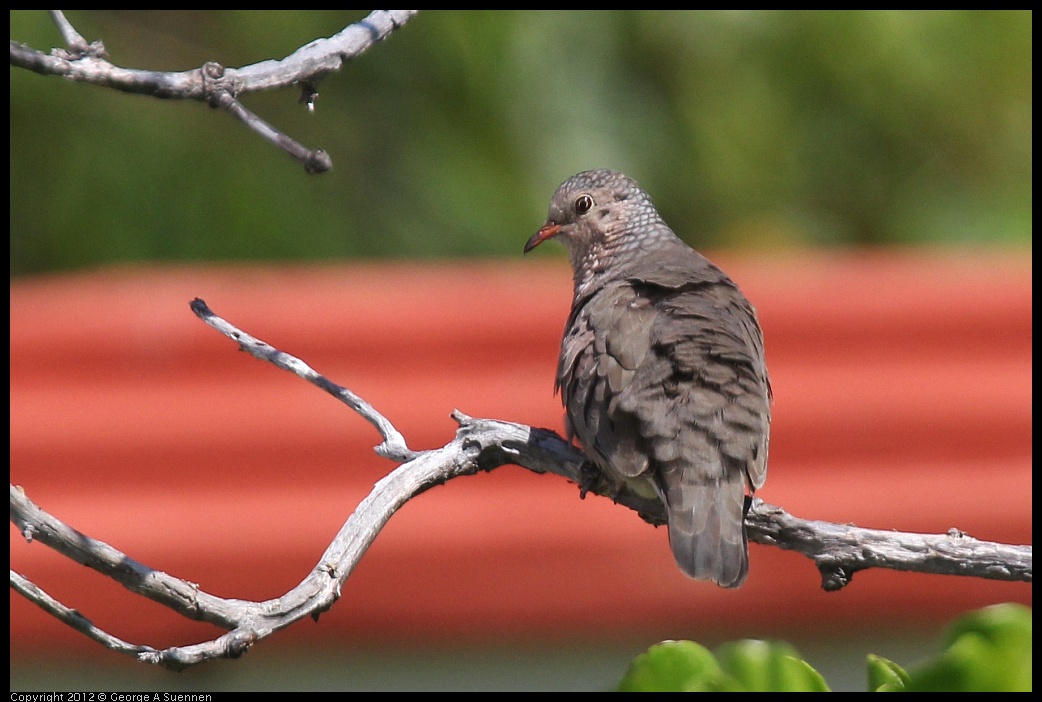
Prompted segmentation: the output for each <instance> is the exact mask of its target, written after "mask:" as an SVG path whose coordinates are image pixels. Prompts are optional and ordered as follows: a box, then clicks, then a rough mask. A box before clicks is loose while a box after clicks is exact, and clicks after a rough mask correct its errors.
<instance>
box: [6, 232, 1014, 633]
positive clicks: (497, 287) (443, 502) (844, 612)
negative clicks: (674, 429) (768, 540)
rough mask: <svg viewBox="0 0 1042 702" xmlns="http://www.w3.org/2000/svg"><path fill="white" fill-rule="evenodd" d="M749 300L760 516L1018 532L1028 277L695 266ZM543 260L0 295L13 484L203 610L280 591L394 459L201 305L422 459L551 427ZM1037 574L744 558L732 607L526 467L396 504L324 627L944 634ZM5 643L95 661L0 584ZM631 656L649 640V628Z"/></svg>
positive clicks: (1008, 260) (79, 279)
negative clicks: (224, 599)
mask: <svg viewBox="0 0 1042 702" xmlns="http://www.w3.org/2000/svg"><path fill="white" fill-rule="evenodd" d="M716 260H717V261H718V263H720V264H721V265H722V266H723V267H724V268H725V270H727V271H728V272H729V273H730V274H731V275H732V277H733V278H734V279H735V280H737V281H738V282H739V284H740V285H741V286H742V288H743V290H744V291H745V292H746V294H747V296H748V297H749V298H750V299H751V300H752V301H753V303H754V305H755V306H756V307H757V309H758V311H759V314H760V318H761V322H762V325H763V328H764V333H765V337H766V347H767V359H768V366H769V369H770V373H771V378H772V382H773V385H774V390H775V405H774V418H775V419H774V424H773V435H772V441H771V463H770V468H769V472H768V480H767V484H766V486H765V488H764V489H763V490H762V491H761V492H760V493H759V494H760V495H761V496H762V497H763V498H764V499H765V500H767V501H769V502H772V503H775V504H778V505H781V506H783V507H785V508H786V509H787V510H789V511H790V512H792V513H794V514H796V515H798V516H801V517H806V518H812V519H822V520H829V521H836V522H851V523H854V524H857V525H859V526H865V527H873V528H880V529H895V530H901V531H922V532H933V533H942V532H945V531H946V530H948V529H949V528H950V527H956V528H959V529H962V530H963V531H965V532H967V533H969V534H970V535H972V536H975V537H978V538H981V539H987V540H995V541H1002V542H1009V543H1030V542H1031V496H1030V495H1031V400H1032V395H1031V375H1032V374H1031V267H1030V262H1029V260H1028V258H1027V256H1025V255H1005V254H996V253H976V252H963V253H960V254H951V253H942V252H938V251H916V252H900V253H899V252H888V253H864V252H845V253H835V254H829V253H813V254H810V253H801V254H778V255H776V256H772V257H771V258H763V259H758V260H749V259H739V258H734V257H730V258H729V257H726V256H723V257H716ZM570 280H571V279H570V272H569V271H568V269H567V266H566V264H564V262H563V261H562V260H561V259H559V258H553V259H551V258H550V257H546V256H544V257H541V258H535V259H534V260H533V259H529V260H525V261H523V262H509V263H507V262H495V263H471V264H415V263H414V264H397V263H396V264H369V265H364V264H358V265H347V266H340V267H320V268H316V267H303V266H301V267H278V268H275V267H272V268H242V267H228V268H197V267H181V268H146V269H137V268H127V269H112V270H107V271H102V272H96V273H87V274H82V275H68V276H59V277H53V278H36V279H29V280H21V281H15V282H12V284H11V480H12V482H13V483H15V484H17V485H21V486H22V487H23V488H24V489H25V491H26V492H27V494H28V495H29V497H30V498H31V499H32V500H34V501H35V502H36V503H37V504H39V505H40V506H41V507H42V508H44V509H46V510H48V511H50V512H51V513H52V514H54V515H56V516H57V517H59V518H62V519H64V520H66V521H67V522H68V523H69V524H70V525H72V526H73V527H75V528H76V529H79V530H80V531H82V532H83V533H85V534H88V535H91V536H93V537H95V538H99V539H103V540H105V541H108V542H109V543H111V544H112V545H113V546H115V547H117V548H119V549H121V550H123V551H124V552H125V553H127V554H128V555H129V556H131V557H132V558H135V559H137V560H139V561H141V562H143V563H145V564H147V565H149V566H151V567H153V568H157V569H160V570H164V571H167V572H169V573H171V574H173V575H175V576H178V577H183V578H186V579H188V580H190V581H194V582H197V583H199V585H200V587H201V588H202V589H203V590H205V591H208V592H210V593H213V594H216V595H221V596H228V597H239V598H250V599H253V598H270V597H276V596H278V595H279V594H281V593H282V592H284V591H285V590H287V589H289V588H291V587H292V586H294V585H296V584H297V583H298V582H299V581H300V580H301V579H302V578H303V577H304V575H305V574H306V572H307V571H308V570H309V569H310V568H311V567H312V566H313V565H314V564H315V562H316V561H317V559H318V557H319V556H320V554H321V553H322V551H323V549H324V548H325V546H326V545H327V543H328V541H329V539H331V538H332V536H333V535H334V534H335V533H336V531H337V530H338V529H339V528H340V526H341V524H342V523H343V521H344V520H345V519H346V518H347V516H348V515H349V514H350V512H351V510H352V509H353V508H354V506H355V505H356V504H357V502H358V501H359V500H360V499H361V498H362V497H364V495H365V494H366V493H367V491H368V490H369V489H370V487H371V486H372V484H373V483H374V482H375V481H376V480H378V479H379V478H380V477H381V476H383V475H384V474H385V473H386V472H387V471H388V470H390V469H391V468H392V467H393V464H391V463H390V462H389V461H386V460H384V459H381V458H379V457H377V456H376V455H375V454H374V453H373V452H372V447H373V446H374V445H375V444H376V443H378V437H377V435H376V433H375V431H374V430H373V429H372V428H371V427H370V426H369V425H368V424H367V423H366V422H364V421H363V420H362V419H361V418H359V417H358V416H357V415H355V414H353V413H352V412H350V411H349V410H347V409H346V408H345V407H343V406H342V405H340V404H339V403H337V402H336V401H334V400H332V399H331V398H329V397H328V396H326V395H325V394H324V393H322V392H320V391H318V390H317V389H315V388H313V387H312V386H310V385H308V384H306V383H304V382H303V381H301V380H299V379H297V378H295V377H293V376H291V375H290V374H288V373H285V372H283V371H280V370H278V369H276V368H274V367H273V366H270V365H268V364H264V363H261V362H258V361H256V360H254V359H252V358H251V357H249V356H247V355H246V354H243V353H239V352H237V351H236V347H235V345H234V344H232V343H231V342H230V341H228V340H227V339H225V338H224V337H222V336H219V335H218V334H217V333H216V332H214V331H212V330H210V329H209V328H208V327H206V326H205V325H203V324H202V323H201V322H199V321H198V320H197V319H196V318H195V317H194V315H192V313H191V312H190V311H189V309H188V302H189V301H190V300H191V299H192V298H193V297H196V296H199V297H202V298H204V299H205V300H206V301H207V303H209V304H210V306H211V307H212V308H213V309H214V311H215V312H216V313H217V314H219V315H221V316H224V317H225V318H227V319H228V320H229V321H231V322H233V323H234V324H236V325H238V326H240V327H241V328H243V329H244V330H246V331H248V332H250V333H252V334H254V335H255V336H258V337H260V338H262V339H264V340H266V341H268V342H269V343H271V344H273V345H275V346H277V347H279V348H281V349H283V350H285V351H287V352H290V353H293V354H295V355H297V356H299V357H300V358H302V359H303V360H305V361H306V362H308V363H309V364H310V365H311V366H312V367H314V368H316V369H317V370H319V371H320V372H323V373H325V374H326V375H327V376H328V377H330V378H331V379H332V380H333V381H335V382H338V383H340V384H343V385H346V386H348V387H350V388H351V389H352V390H354V391H355V392H356V393H358V394H360V395H362V396H363V397H365V398H366V399H368V400H369V401H370V402H372V403H373V404H374V405H375V406H376V407H377V408H378V409H379V410H380V411H381V412H383V413H384V414H385V415H386V416H387V417H388V418H390V419H391V420H392V421H393V422H395V424H396V425H397V427H398V428H399V429H400V430H401V431H402V432H403V433H404V434H405V436H406V438H407V439H408V440H409V443H410V446H412V447H413V448H419V449H422V448H433V447H437V446H441V445H443V444H444V443H445V442H446V441H448V440H449V439H450V438H451V436H452V435H453V431H454V428H455V425H454V424H453V422H452V421H451V419H450V418H449V413H450V411H451V410H452V409H453V408H459V409H460V410H462V411H464V412H466V413H467V414H470V415H473V416H488V417H497V418H501V419H507V420H511V421H516V422H522V423H527V424H533V425H539V426H547V427H551V428H555V429H558V430H560V428H561V409H560V403H559V400H558V399H557V398H555V397H554V396H553V394H552V388H553V375H554V369H555V363H556V358H557V345H558V343H559V338H560V332H561V329H562V326H563V323H564V318H565V315H566V314H567V310H568V305H569V302H570V284H571V283H570ZM11 566H12V568H13V569H14V570H16V571H18V572H20V573H23V574H25V575H26V576H28V577H29V578H30V579H32V580H33V581H35V582H36V583H37V584H38V585H40V586H41V587H43V588H44V589H45V590H47V591H48V592H50V593H51V594H52V595H54V596H55V597H57V598H58V599H60V600H62V601H63V602H65V603H66V604H68V605H70V606H73V607H76V608H77V609H79V610H81V611H82V613H83V614H85V615H86V616H88V617H89V618H91V619H93V620H94V621H95V622H96V623H97V624H99V625H100V626H102V627H105V628H109V629H110V630H111V631H112V632H113V633H115V634H116V635H118V636H121V637H124V638H127V639H130V640H132V641H135V642H141V643H148V644H151V645H154V646H167V645H176V644H180V643H190V642H194V641H197V640H200V639H201V638H204V637H209V636H212V635H213V634H214V633H216V631H215V630H214V629H213V628H212V627H209V626H208V625H203V624H199V623H196V622H188V621H184V620H182V619H181V618H180V617H177V616H174V615H171V614H169V613H167V612H166V611H165V610H163V609H162V608H160V607H159V606H157V605H155V604H153V603H151V602H147V601H144V600H142V599H141V598H139V597H136V596H133V595H131V594H130V593H128V592H126V591H124V590H123V589H122V588H120V587H119V586H117V585H113V584H111V583H109V582H108V581H107V580H105V579H104V578H101V577H100V576H98V575H97V574H95V573H93V572H92V571H89V570H88V569H86V568H83V567H81V566H78V565H75V564H71V563H69V562H67V561H64V560H63V559H62V558H60V557H58V556H56V555H55V554H54V553H53V552H51V551H50V550H49V549H47V548H46V547H44V546H42V545H40V544H26V543H25V541H24V540H23V539H22V538H21V536H20V535H19V534H18V533H17V530H16V529H14V528H13V527H12V529H11ZM1000 601H1020V602H1025V603H1029V604H1030V602H1031V585H1030V584H1023V583H1000V582H990V581H983V580H976V579H970V578H955V577H941V576H928V575H914V574H905V573H893V572H885V571H868V572H862V573H859V574H858V575H857V576H856V577H855V578H854V581H853V584H852V585H851V586H849V587H848V588H846V589H845V590H843V591H841V592H838V593H823V592H822V591H821V590H820V589H819V578H818V575H817V572H816V570H815V569H814V567H813V565H812V564H811V563H810V562H809V561H807V560H805V559H803V558H802V557H801V556H798V555H796V554H794V553H791V552H784V551H780V550H777V549H773V548H768V547H764V546H760V545H755V544H754V545H752V546H751V575H750V578H749V580H748V582H747V584H746V585H745V586H743V587H742V588H741V589H739V590H737V591H725V590H722V589H719V588H716V587H713V586H711V585H706V584H703V583H696V582H694V581H690V580H688V579H686V578H685V577H684V576H683V575H681V574H680V573H679V571H677V569H676V567H675V566H674V564H673V560H672V557H671V555H670V552H669V548H668V545H667V536H666V532H665V531H664V530H662V529H654V528H652V527H650V526H648V525H646V524H644V523H643V522H642V521H641V520H640V519H638V518H637V517H636V515H634V514H633V513H631V512H629V511H628V510H625V509H623V508H620V507H616V506H614V505H612V504H611V503H610V502H609V501H608V500H605V499H601V498H596V497H590V498H588V499H586V500H584V501H580V500H579V499H578V490H577V488H576V487H575V486H574V485H571V484H568V483H566V482H565V481H563V480H561V479H560V478H556V477H551V476H536V475H532V474H529V473H528V472H526V471H524V470H523V469H520V468H517V467H510V466H507V467H503V468H500V469H498V470H497V471H495V472H493V473H491V474H487V475H478V476H473V477H469V478H466V479H459V480H455V481H452V482H450V483H448V484H446V485H445V486H442V487H439V488H437V489H435V490H431V491H429V492H427V493H425V494H423V495H421V496H420V497H419V498H417V499H416V500H414V501H412V502H410V503H409V504H408V505H407V506H406V507H405V508H404V510H402V512H400V513H399V514H398V515H396V516H395V517H394V518H393V519H392V520H391V522H390V525H389V526H388V527H387V528H386V529H385V531H384V532H383V533H382V534H381V535H380V536H379V537H378V538H377V540H376V543H375V545H374V546H373V548H372V549H371V551H370V552H369V553H368V554H367V555H366V556H365V558H364V559H363V560H362V562H361V564H360V566H359V568H358V569H357V571H356V572H355V573H354V574H353V575H352V577H351V578H350V579H349V580H348V582H347V584H346V586H345V588H344V592H343V598H342V599H341V600H340V601H339V602H338V603H337V604H336V605H335V606H334V608H333V609H332V610H331V611H329V612H327V613H326V614H324V615H323V617H322V619H321V621H320V624H319V625H318V626H304V625H303V624H298V625H296V626H294V627H291V628H290V629H289V630H287V631H285V632H282V633H281V634H279V635H277V636H283V637H289V638H290V639H292V638H293V637H299V638H307V639H309V640H315V639H322V638H330V639H338V640H343V639H344V638H351V639H352V640H367V639H371V640H389V641H437V640H441V639H444V640H455V639H458V638H460V637H470V638H478V639H481V638H500V637H526V638H539V639H543V638H562V637H563V638H568V639H581V638H582V637H589V636H597V637H603V636H612V635H630V634H635V635H639V636H647V637H649V639H651V638H654V639H656V640H657V638H666V637H672V638H682V637H691V638H697V637H698V636H699V635H700V634H701V635H704V634H705V633H706V632H714V631H715V632H724V634H725V635H726V633H727V632H737V634H736V635H738V636H744V635H749V633H750V632H771V633H775V634H777V635H784V633H785V632H786V631H790V630H796V629H799V630H801V631H803V632H806V631H808V630H813V629H814V628H816V627H817V628H820V629H822V630H826V631H827V630H829V629H830V628H835V627H856V626H863V625H872V626H876V625H879V626H884V627H885V626H898V625H903V626H911V627H914V626H916V625H917V624H918V623H927V622H938V621H941V620H945V619H947V618H949V617H951V616H952V615H954V614H956V613H958V612H962V611H965V610H966V609H969V608H973V607H977V606H982V605H985V604H990V603H993V602H1000ZM10 636H11V646H12V650H20V651H22V652H26V651H32V650H33V649H34V648H37V647H44V646H47V647H50V646H55V645H57V646H68V647H74V648H77V649H87V648H92V649H93V648H97V647H96V645H95V644H93V643H91V642H89V641H88V640H87V639H86V638H84V637H82V636H81V635H79V634H76V633H75V632H73V631H71V630H70V629H68V628H66V627H64V626H63V625H61V624H58V623H57V622H55V621H54V620H53V619H51V618H50V617H49V616H47V615H46V614H44V613H43V612H41V611H40V610H38V609H36V608H35V607H33V606H32V605H30V604H28V603H27V602H26V601H25V600H23V599H22V598H21V597H20V596H17V595H15V594H13V593H12V595H11V632H10ZM650 642H651V641H649V643H650Z"/></svg>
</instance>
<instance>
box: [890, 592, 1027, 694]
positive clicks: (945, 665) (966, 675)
mask: <svg viewBox="0 0 1042 702" xmlns="http://www.w3.org/2000/svg"><path fill="white" fill-rule="evenodd" d="M944 645H945V650H944V652H943V653H941V655H940V656H938V657H937V658H936V659H935V660H932V661H929V662H927V663H925V664H923V665H921V666H918V667H915V668H912V669H910V670H909V678H910V679H909V681H908V688H907V689H908V690H909V691H942V692H943V691H958V692H1030V691H1031V609H1030V608H1028V607H1025V606H1023V605H1019V604H1011V603H1007V604H1000V605H994V606H992V607H986V608H984V609H981V610H977V611H976V612H971V613H969V614H967V615H964V616H962V617H960V618H959V619H958V620H956V621H955V623H954V624H952V626H951V627H950V628H949V630H948V632H947V634H946V635H945V641H944Z"/></svg>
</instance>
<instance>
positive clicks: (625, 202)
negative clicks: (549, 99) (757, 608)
mask: <svg viewBox="0 0 1042 702" xmlns="http://www.w3.org/2000/svg"><path fill="white" fill-rule="evenodd" d="M550 238H556V239H558V240H560V241H561V242H562V243H563V244H564V245H565V246H566V247H567V249H568V255H569V257H570V259H571V263H572V269H573V271H574V274H575V276H574V284H575V289H574V292H575V297H574V299H573V300H572V310H571V314H569V315H568V321H567V323H566V324H565V329H564V338H563V340H562V342H561V358H560V361H559V364H558V368H557V381H556V385H555V390H557V391H560V393H561V399H562V401H563V403H564V407H565V414H566V426H567V430H568V435H569V438H573V437H576V438H578V439H579V442H580V443H581V444H582V446H583V448H584V449H585V451H586V454H587V456H588V457H589V458H590V459H591V460H592V461H593V463H594V464H595V465H597V466H598V467H599V468H600V469H601V470H605V471H611V472H612V473H614V474H616V475H617V476H619V477H621V478H622V479H623V480H625V481H626V482H627V483H628V484H630V486H631V487H633V488H634V489H636V490H637V491H639V492H640V493H643V494H644V495H646V496H649V497H650V496H657V497H658V498H659V499H661V500H663V502H664V503H665V506H666V512H667V518H668V521H669V540H670V544H671V546H672V548H673V556H674V557H675V558H676V561H677V564H678V565H679V566H680V568H681V569H682V570H683V571H684V572H685V573H687V574H688V575H690V576H691V577H693V578H699V579H704V580H712V581H714V582H716V583H717V584H719V585H722V586H723V587H738V586H739V585H741V584H742V583H743V582H744V581H745V578H746V576H747V575H748V572H749V556H748V545H747V542H746V535H745V526H744V504H745V493H746V486H747V485H748V487H749V489H750V491H751V490H755V489H756V488H759V487H760V486H762V485H763V482H764V479H765V478H766V477H767V443H768V438H769V434H770V426H771V409H770V401H771V386H770V382H769V381H768V379H767V367H766V363H765V361H764V352H763V335H762V332H761V331H760V325H759V323H758V322H757V319H756V313H755V311H754V310H753V308H752V305H750V304H749V301H748V300H746V298H745V296H744V295H743V294H742V293H741V291H740V290H739V289H738V286H737V285H735V283H734V282H733V281H732V280H731V279H730V278H728V277H727V275H725V274H724V272H723V271H721V270H720V269H719V268H717V267H716V266H715V265H714V264H713V263H711V262H710V261H709V260H708V259H706V258H705V257H704V256H702V255H701V254H699V253H698V252H697V251H695V250H694V249H692V248H691V247H689V246H688V245H687V244H685V243H684V242H683V241H681V240H680V238H678V237H677V236H676V234H674V233H673V231H672V230H671V229H670V228H669V226H668V225H667V224H666V223H665V222H664V221H663V219H662V217H661V216H660V215H659V213H658V212H657V211H656V210H655V207H654V205H653V204H652V202H651V198H650V197H649V196H648V194H647V193H645V192H644V191H643V190H642V189H641V188H640V186H638V185H637V183H636V182H634V181H633V180H631V179H630V178H627V177H626V176H624V175H622V174H621V173H616V172H614V171H610V170H595V171H584V172H582V173H579V174H577V175H574V176H572V177H571V178H569V179H568V180H566V181H565V182H564V183H563V184H561V186H560V187H559V188H558V189H557V192H556V193H554V197H553V200H551V202H550V212H549V215H548V217H547V220H546V224H544V225H543V227H542V228H541V229H539V231H538V232H536V233H535V235H534V236H532V238H531V239H529V240H528V242H527V243H526V244H525V248H524V250H525V253H527V252H529V251H531V250H532V249H533V248H535V247H536V246H538V245H539V244H540V243H542V242H543V241H545V240H547V239H550Z"/></svg>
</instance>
